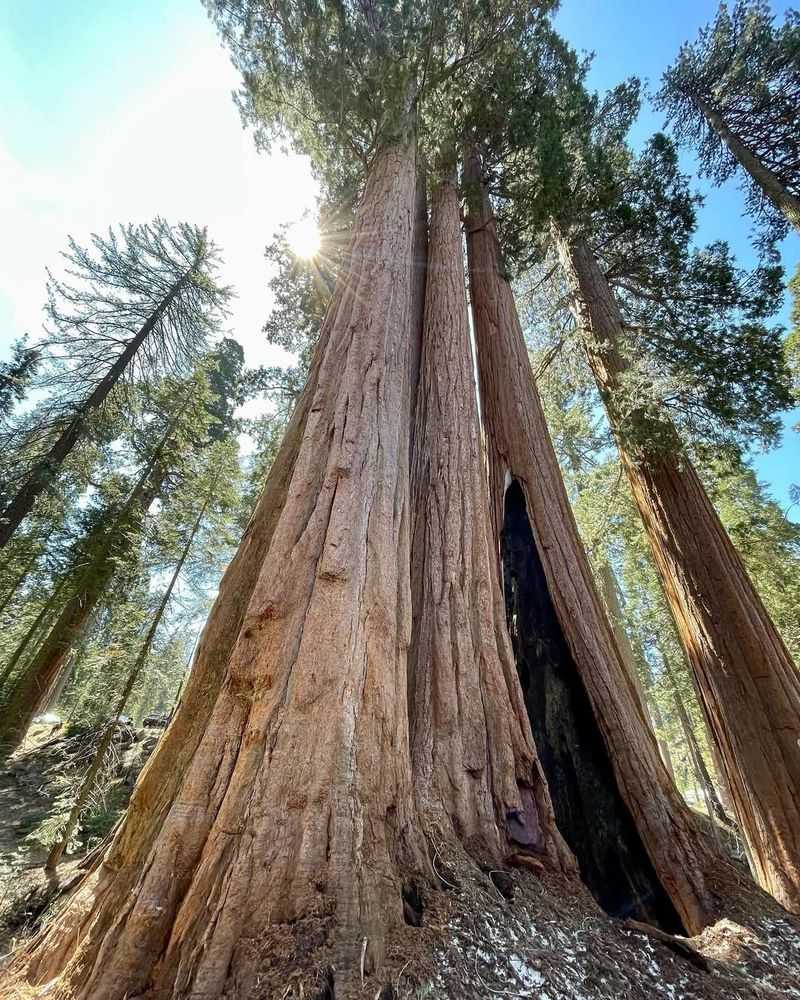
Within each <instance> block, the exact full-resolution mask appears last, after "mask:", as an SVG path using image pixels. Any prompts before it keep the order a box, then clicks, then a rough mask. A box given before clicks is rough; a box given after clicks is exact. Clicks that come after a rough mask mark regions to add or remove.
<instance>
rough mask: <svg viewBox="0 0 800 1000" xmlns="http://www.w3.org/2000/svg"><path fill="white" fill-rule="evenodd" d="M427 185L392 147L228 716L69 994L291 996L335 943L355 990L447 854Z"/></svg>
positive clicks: (259, 589) (340, 982)
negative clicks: (414, 346) (436, 716)
mask: <svg viewBox="0 0 800 1000" xmlns="http://www.w3.org/2000/svg"><path fill="white" fill-rule="evenodd" d="M414 188H415V156H414V151H413V147H411V146H405V145H398V146H393V147H390V148H387V149H384V150H383V151H381V152H380V153H379V154H377V156H376V158H375V160H374V162H373V164H372V166H371V169H370V172H369V176H368V179H367V186H366V191H365V194H364V198H363V201H362V204H361V206H360V209H359V212H358V214H357V218H356V222H355V226H354V234H353V238H352V243H351V247H350V253H349V269H348V272H347V273H346V274H344V275H343V276H342V278H341V279H340V280H339V282H338V284H337V289H336V293H335V295H334V299H333V302H332V304H331V307H330V309H329V311H328V314H327V316H326V320H325V323H324V329H323V333H322V336H321V339H320V344H319V346H318V349H317V362H316V363H317V364H318V378H317V384H316V388H315V391H314V393H313V397H312V398H311V399H310V401H309V402H310V405H309V410H308V416H307V419H306V425H305V429H304V432H303V434H302V439H301V441H300V444H299V448H298V452H297V457H296V461H295V463H294V469H293V472H292V474H291V476H290V479H289V485H288V489H287V502H286V503H285V504H284V506H283V510H282V511H281V513H280V515H279V517H278V519H277V523H276V524H275V528H274V531H273V534H272V540H271V544H270V546H269V549H268V551H267V553H266V556H265V558H264V560H263V562H262V565H261V568H260V572H259V576H258V581H257V583H256V586H255V588H254V591H253V594H252V597H251V599H250V602H249V605H248V608H247V611H246V613H245V616H244V620H243V622H242V628H241V631H240V633H239V636H238V639H237V641H236V644H235V647H234V650H233V652H232V654H231V656H230V660H229V663H228V666H227V671H226V675H225V680H224V682H223V685H222V688H221V690H220V692H219V695H218V697H217V699H216V704H215V706H214V708H213V710H212V712H211V715H210V718H209V721H208V725H207V727H206V731H205V733H204V734H203V736H202V738H201V740H200V742H199V744H198V746H197V748H196V750H195V753H194V755H193V758H192V760H191V762H190V764H189V766H188V769H187V771H186V774H185V776H184V779H183V781H182V784H181V787H180V789H179V791H178V794H177V796H176V798H175V800H174V802H173V803H172V805H171V807H170V808H169V810H168V812H167V815H166V818H165V820H164V823H163V826H162V828H161V830H160V831H159V832H158V834H157V835H156V837H155V839H154V843H153V846H152V849H151V850H150V852H149V854H148V856H147V858H146V860H145V862H144V864H143V865H142V867H141V872H140V877H139V879H138V881H137V882H136V884H135V885H134V889H133V891H132V892H131V893H130V894H129V895H128V896H127V897H126V898H125V899H124V900H123V901H122V904H121V905H120V906H117V907H116V909H115V911H114V912H112V913H108V914H103V913H97V912H95V914H94V918H93V919H92V920H90V921H87V923H86V924H85V925H84V928H83V931H84V933H83V935H82V936H81V940H80V944H79V946H78V947H77V949H76V950H75V953H74V955H73V958H72V960H71V961H70V962H69V963H68V965H67V967H66V969H61V970H59V971H61V978H60V982H59V984H58V987H57V989H55V990H54V994H55V995H56V996H58V995H62V996H66V995H69V996H72V997H78V998H81V1000H88V998H92V1000H100V998H102V1000H121V998H122V997H124V996H142V997H155V996H159V997H184V996H219V995H224V994H230V995H232V996H249V995H251V993H252V991H253V990H254V989H255V988H256V983H259V989H260V990H261V991H262V992H263V993H264V994H265V995H275V996H279V995H280V993H281V992H283V991H285V989H286V982H287V975H288V974H289V973H290V972H295V971H296V970H297V969H298V967H299V968H301V969H302V968H303V967H308V966H309V964H311V963H317V962H321V961H324V960H325V958H326V956H327V957H328V961H330V962H331V963H332V964H333V965H334V966H335V975H336V992H337V995H338V994H339V992H340V986H341V987H342V990H341V992H342V993H346V990H347V984H348V981H349V982H350V983H352V982H353V981H354V980H355V981H358V979H359V965H360V966H361V970H362V973H363V974H364V975H369V974H370V973H371V972H372V971H374V970H375V969H376V968H377V967H378V966H379V965H380V962H381V958H382V952H383V945H384V940H385V935H386V933H387V931H388V930H390V929H391V928H392V927H393V926H395V925H402V922H403V916H402V913H403V909H402V906H403V902H402V896H401V886H402V879H401V872H405V871H414V870H420V869H421V868H424V867H426V865H427V858H426V856H425V850H424V847H423V845H422V844H421V843H420V842H418V837H417V835H416V834H415V829H416V827H415V824H414V810H413V801H412V792H411V775H410V766H409V753H408V728H407V702H406V692H407V675H406V651H407V647H408V641H409V637H410V586H409V570H408V565H409V551H408V548H409V545H408V533H409V529H408V517H409V511H408V502H409V496H408V436H409V422H410V418H409V413H408V406H409V387H408V363H409V362H408V346H409V312H410V300H411V256H412V222H413V215H414ZM107 902H108V901H106V903H107ZM74 905H75V904H73V906H74ZM102 908H103V904H101V909H102ZM74 916H75V918H76V919H80V916H81V914H80V911H78V912H77V913H75V914H74ZM43 948H46V938H45V939H44V940H41V941H40V942H39V943H38V946H37V949H36V952H39V951H41V949H43ZM42 968H43V967H40V968H39V969H38V970H37V969H36V968H35V967H33V966H32V967H31V970H30V971H31V973H32V974H33V975H34V976H35V977H36V978H38V979H41V974H42ZM332 975H333V973H332V972H329V973H328V978H330V976H332ZM331 992H332V989H331Z"/></svg>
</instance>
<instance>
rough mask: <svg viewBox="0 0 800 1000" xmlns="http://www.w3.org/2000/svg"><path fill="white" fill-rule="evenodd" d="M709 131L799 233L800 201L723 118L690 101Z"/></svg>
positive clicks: (699, 103) (702, 103)
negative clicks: (710, 129)
mask: <svg viewBox="0 0 800 1000" xmlns="http://www.w3.org/2000/svg"><path fill="white" fill-rule="evenodd" d="M692 99H693V101H694V103H695V104H696V105H697V107H698V108H699V110H700V111H701V113H702V114H703V115H704V116H705V119H706V121H707V122H708V124H709V125H710V126H711V128H712V129H713V130H714V131H715V132H716V133H717V135H718V136H719V138H720V139H721V140H722V142H723V143H724V144H725V145H726V146H727V147H728V149H729V150H730V152H731V155H732V156H733V158H734V159H735V160H736V161H737V162H738V163H739V164H740V165H741V167H742V168H743V169H744V170H745V171H746V172H747V173H748V174H749V175H750V177H752V179H753V180H754V181H755V182H756V184H757V185H758V186H759V187H760V188H761V190H762V191H763V192H764V194H765V195H766V196H767V198H769V200H770V201H771V202H772V204H773V205H774V206H775V208H777V210H778V211H779V212H780V213H781V214H782V215H783V216H784V218H785V219H786V220H787V222H788V223H789V225H790V226H792V227H794V229H796V230H798V232H800V198H797V197H796V196H795V195H793V194H792V193H791V192H789V191H787V190H786V187H785V186H784V185H783V184H782V183H781V181H780V179H779V178H778V177H777V176H776V175H775V174H774V173H773V172H772V171H771V170H770V169H769V168H768V167H766V166H764V164H763V163H762V162H761V160H759V159H758V157H757V156H754V155H753V153H752V152H751V151H750V150H749V149H748V147H747V146H746V145H745V144H744V143H743V142H742V140H741V139H740V138H739V136H738V135H736V133H735V132H733V131H731V129H730V128H729V127H728V125H727V123H726V121H725V119H724V118H723V117H722V115H721V114H720V113H719V112H718V111H715V110H714V109H713V108H712V107H711V106H710V105H708V104H706V103H705V101H702V100H700V98H698V97H694V98H692Z"/></svg>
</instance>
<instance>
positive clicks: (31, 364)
mask: <svg viewBox="0 0 800 1000" xmlns="http://www.w3.org/2000/svg"><path fill="white" fill-rule="evenodd" d="M40 356H41V352H40V349H39V348H38V347H29V346H28V343H27V337H21V338H20V339H19V340H17V341H15V342H14V343H13V344H12V345H11V358H10V360H9V361H3V362H0V421H2V420H5V419H6V418H7V417H8V416H9V415H10V414H11V411H12V410H13V408H14V406H15V404H17V403H19V402H20V401H21V400H22V399H24V398H25V394H26V392H27V390H28V383H29V382H30V381H31V379H32V378H33V376H34V375H35V374H36V369H37V367H38V365H39V360H40Z"/></svg>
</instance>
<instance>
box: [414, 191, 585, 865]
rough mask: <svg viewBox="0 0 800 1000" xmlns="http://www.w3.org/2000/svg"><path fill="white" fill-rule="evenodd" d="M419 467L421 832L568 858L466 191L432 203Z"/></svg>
mask: <svg viewBox="0 0 800 1000" xmlns="http://www.w3.org/2000/svg"><path fill="white" fill-rule="evenodd" d="M414 439H415V454H414V460H413V467H412V468H413V474H412V484H413V485H412V509H413V511H414V515H413V519H412V524H413V533H412V603H413V607H414V622H413V629H412V644H411V654H410V657H409V675H410V689H411V697H410V703H411V758H412V766H413V773H414V791H415V795H416V800H417V805H418V809H419V813H420V816H421V818H422V820H423V824H424V826H425V828H426V832H428V833H429V835H430V836H431V837H432V838H433V839H434V842H436V839H437V838H438V839H439V840H440V841H441V840H442V839H445V838H452V837H453V836H455V837H456V838H457V839H460V840H461V842H462V843H463V844H464V846H465V847H466V848H467V850H468V851H470V853H471V854H472V855H473V856H474V857H476V858H478V859H479V860H484V861H495V862H497V861H499V860H501V859H502V858H503V857H504V856H505V855H506V854H507V853H508V850H509V848H510V847H511V846H515V847H516V849H517V850H519V849H520V847H521V848H523V849H528V850H533V851H536V852H537V853H540V854H544V855H547V856H549V858H550V860H551V863H552V864H553V865H554V866H563V867H564V868H566V869H568V870H574V861H573V859H572V858H571V855H570V854H569V851H568V850H567V848H566V846H565V845H564V843H563V841H562V840H561V837H560V835H559V834H558V831H557V830H556V828H555V821H554V817H553V809H552V805H551V803H550V797H549V794H548V791H547V785H546V782H545V780H544V776H543V774H542V771H541V767H540V765H539V761H538V759H537V757H536V751H535V748H534V746H533V739H532V736H531V731H530V724H529V722H528V716H527V713H526V710H525V705H524V702H523V698H522V691H521V689H520V686H519V680H518V677H517V672H516V667H515V665H514V658H513V652H512V650H511V645H510V642H509V639H508V635H507V632H506V624H505V609H504V607H503V600H502V594H501V592H500V582H499V579H498V575H497V560H496V559H495V558H494V557H493V555H492V551H491V543H490V533H491V527H490V519H489V508H488V497H487V487H486V484H485V471H484V463H483V456H482V453H481V437H480V428H479V421H478V402H477V391H476V387H475V379H474V371H473V363H472V350H471V346H470V336H469V320H468V317H467V301H466V294H465V288H464V263H463V255H462V250H461V221H460V213H459V195H458V190H457V188H456V184H455V181H454V180H451V179H447V180H444V181H442V182H441V183H440V184H439V185H438V186H437V187H436V190H435V191H434V194H433V198H432V205H431V232H430V247H429V276H428V284H427V295H426V299H425V322H424V334H423V348H422V365H421V372H420V386H419V396H418V404H417V413H416V428H415V435H414Z"/></svg>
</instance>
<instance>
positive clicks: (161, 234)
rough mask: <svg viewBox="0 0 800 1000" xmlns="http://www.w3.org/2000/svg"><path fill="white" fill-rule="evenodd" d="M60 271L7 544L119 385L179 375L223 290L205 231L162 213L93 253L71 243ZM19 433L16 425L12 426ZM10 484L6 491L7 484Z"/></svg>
mask: <svg viewBox="0 0 800 1000" xmlns="http://www.w3.org/2000/svg"><path fill="white" fill-rule="evenodd" d="M69 246H70V249H69V252H68V253H66V254H65V258H66V262H67V277H66V278H65V279H63V280H62V279H58V278H55V277H54V276H53V275H52V274H51V276H50V280H49V282H48V307H47V312H48V316H49V323H50V326H49V329H48V332H47V335H46V338H45V340H44V341H42V343H40V344H37V345H36V349H37V350H38V351H40V352H41V353H42V354H44V352H45V351H46V352H47V355H48V359H49V365H48V366H47V367H46V368H45V366H44V359H43V358H42V360H41V361H40V364H41V365H42V372H41V375H40V377H39V379H38V385H39V387H40V388H42V389H44V390H45V391H46V392H47V398H46V404H45V405H44V406H43V407H42V412H41V414H40V417H41V419H39V420H37V421H36V423H35V424H34V425H33V426H27V427H25V428H24V429H23V430H24V432H23V433H22V435H21V439H20V440H17V441H16V442H15V449H16V451H17V453H18V454H20V455H21V457H22V458H23V460H24V462H23V465H22V471H21V472H20V471H17V473H16V475H15V477H14V480H13V489H12V490H9V491H8V499H7V500H5V504H4V508H3V510H2V511H0V548H2V547H4V546H5V545H7V543H8V541H9V540H10V539H11V537H12V536H13V535H14V532H15V531H16V530H17V529H18V527H19V526H20V524H21V523H22V521H23V520H24V519H25V518H26V517H27V515H28V514H29V513H30V512H31V510H32V509H33V506H34V504H35V502H36V500H37V498H38V497H39V496H41V494H42V493H44V492H45V491H46V490H47V489H48V487H49V486H50V484H51V483H52V481H53V480H54V478H55V477H57V476H58V474H59V472H60V470H61V466H62V465H63V463H64V460H65V459H66V458H67V456H68V455H69V454H70V453H71V452H72V450H73V449H74V448H75V447H76V446H77V445H79V444H80V443H81V441H82V440H83V439H84V438H85V437H86V435H87V434H88V433H89V430H90V426H91V423H92V421H93V420H94V419H96V414H97V411H99V410H101V408H102V407H103V406H104V404H105V403H106V401H107V400H108V398H109V396H110V395H111V394H112V393H113V391H114V390H115V389H116V388H117V387H118V386H120V385H124V384H125V383H126V382H127V383H128V384H130V383H132V382H141V381H143V380H145V379H149V380H152V379H153V378H155V377H158V376H163V375H165V374H169V373H174V374H180V373H181V372H184V373H185V372H186V371H187V370H188V369H189V367H190V366H191V364H192V363H193V362H195V361H196V360H197V359H198V358H199V356H200V354H201V353H202V352H203V350H204V349H205V347H206V337H207V335H208V334H209V333H210V332H212V331H213V330H214V329H215V325H216V322H217V314H218V311H219V310H220V308H222V307H223V306H224V304H225V301H226V300H227V298H228V297H229V295H230V292H229V291H228V290H227V289H225V288H222V287H221V286H220V285H219V284H218V283H217V280H216V277H215V271H216V268H217V263H218V251H217V250H216V248H215V247H214V245H213V244H212V243H211V242H210V240H209V239H208V235H207V233H206V232H205V230H202V229H198V228H196V227H192V226H189V225H187V224H185V223H182V224H180V225H178V226H169V225H168V224H167V223H166V222H164V220H163V219H155V220H154V222H152V223H151V224H147V225H141V226H134V225H128V226H122V227H121V228H120V232H119V234H117V233H116V232H114V231H113V230H110V231H109V234H108V236H107V237H105V238H104V237H101V236H97V235H95V236H94V237H93V238H92V249H87V248H85V247H82V246H79V245H78V244H77V243H76V242H75V241H74V240H70V244H69ZM14 433H15V435H16V436H17V437H18V438H19V437H20V429H19V428H15V429H14ZM7 489H8V487H7Z"/></svg>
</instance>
